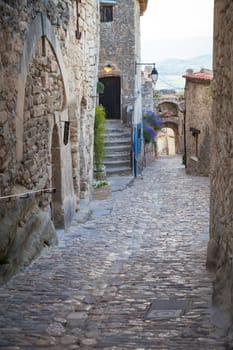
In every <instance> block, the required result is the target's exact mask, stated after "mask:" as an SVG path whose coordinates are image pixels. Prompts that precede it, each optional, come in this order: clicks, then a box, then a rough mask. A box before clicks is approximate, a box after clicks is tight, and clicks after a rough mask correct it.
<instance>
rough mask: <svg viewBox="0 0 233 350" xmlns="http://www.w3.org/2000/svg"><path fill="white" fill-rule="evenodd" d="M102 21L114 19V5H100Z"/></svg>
mask: <svg viewBox="0 0 233 350" xmlns="http://www.w3.org/2000/svg"><path fill="white" fill-rule="evenodd" d="M100 21H101V22H112V21H113V6H111V5H104V6H100Z"/></svg>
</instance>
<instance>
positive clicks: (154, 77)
mask: <svg viewBox="0 0 233 350" xmlns="http://www.w3.org/2000/svg"><path fill="white" fill-rule="evenodd" d="M151 65H153V69H152V71H151V74H150V76H151V80H152V82H153V83H154V84H156V83H157V80H158V77H159V73H158V71H157V69H156V68H155V63H141V62H140V63H138V62H135V74H136V73H137V66H151Z"/></svg>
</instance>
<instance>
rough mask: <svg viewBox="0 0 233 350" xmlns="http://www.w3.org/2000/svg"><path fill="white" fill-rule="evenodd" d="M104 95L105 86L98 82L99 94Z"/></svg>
mask: <svg viewBox="0 0 233 350" xmlns="http://www.w3.org/2000/svg"><path fill="white" fill-rule="evenodd" d="M103 93H104V84H103V83H102V82H101V81H99V80H98V81H97V94H103Z"/></svg>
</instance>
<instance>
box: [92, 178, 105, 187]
mask: <svg viewBox="0 0 233 350" xmlns="http://www.w3.org/2000/svg"><path fill="white" fill-rule="evenodd" d="M92 185H93V187H94V188H101V187H104V186H107V185H108V181H106V180H95V179H94V180H93V183H92Z"/></svg>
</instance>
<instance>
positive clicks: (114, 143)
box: [104, 138, 131, 147]
mask: <svg viewBox="0 0 233 350" xmlns="http://www.w3.org/2000/svg"><path fill="white" fill-rule="evenodd" d="M104 145H105V147H112V146H117V145H119V146H123V145H128V146H129V147H130V145H131V139H129V138H122V139H121V138H116V139H106V140H105V142H104Z"/></svg>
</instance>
